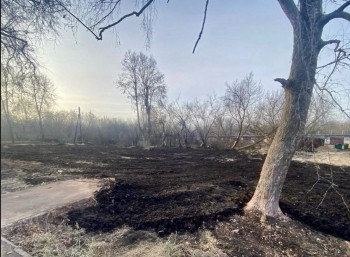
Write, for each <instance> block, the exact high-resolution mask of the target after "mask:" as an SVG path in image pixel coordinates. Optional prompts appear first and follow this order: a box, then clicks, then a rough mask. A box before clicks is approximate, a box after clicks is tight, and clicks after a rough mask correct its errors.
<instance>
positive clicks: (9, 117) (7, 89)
mask: <svg viewBox="0 0 350 257" xmlns="http://www.w3.org/2000/svg"><path fill="white" fill-rule="evenodd" d="M18 81H20V79H19V78H18V74H16V72H15V71H14V69H13V67H10V66H4V65H2V64H1V114H4V115H5V117H6V123H7V126H8V131H9V137H10V140H11V142H12V143H14V142H15V136H14V128H13V113H12V112H13V105H14V99H15V95H16V93H17V91H18Z"/></svg>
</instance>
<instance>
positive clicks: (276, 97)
mask: <svg viewBox="0 0 350 257" xmlns="http://www.w3.org/2000/svg"><path fill="white" fill-rule="evenodd" d="M282 104H283V94H282V92H281V91H275V92H267V93H266V94H265V95H264V97H263V98H262V100H261V101H259V103H258V104H257V106H256V107H255V108H254V112H253V121H252V124H251V127H250V131H251V132H252V133H253V134H255V135H257V136H259V137H260V138H261V139H263V140H265V139H267V140H268V141H270V139H271V140H272V139H273V137H274V135H275V133H276V131H277V128H278V124H279V123H280V119H281V112H282Z"/></svg>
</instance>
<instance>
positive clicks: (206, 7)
mask: <svg viewBox="0 0 350 257" xmlns="http://www.w3.org/2000/svg"><path fill="white" fill-rule="evenodd" d="M208 4H209V0H207V1H206V3H205V10H204V17H203V23H202V28H201V31H200V32H199V35H198V38H197V41H196V44H195V45H194V47H193V51H192V53H193V54H194V52H195V51H196V48H197V45H198V42H199V40H201V37H202V34H203V29H204V25H205V21H206V19H207V10H208Z"/></svg>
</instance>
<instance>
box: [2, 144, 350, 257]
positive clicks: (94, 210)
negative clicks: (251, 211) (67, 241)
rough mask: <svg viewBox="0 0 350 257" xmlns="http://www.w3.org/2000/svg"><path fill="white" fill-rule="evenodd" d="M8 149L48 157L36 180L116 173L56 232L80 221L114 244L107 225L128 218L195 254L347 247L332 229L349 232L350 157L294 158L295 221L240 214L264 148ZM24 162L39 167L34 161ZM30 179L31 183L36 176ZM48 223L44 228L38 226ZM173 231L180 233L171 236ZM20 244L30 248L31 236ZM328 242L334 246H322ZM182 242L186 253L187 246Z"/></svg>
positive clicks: (290, 183)
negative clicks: (329, 160)
mask: <svg viewBox="0 0 350 257" xmlns="http://www.w3.org/2000/svg"><path fill="white" fill-rule="evenodd" d="M125 157H127V158H125ZM2 158H6V159H10V160H20V161H36V162H40V163H43V165H44V167H45V168H43V169H42V171H41V172H39V174H36V175H35V177H36V178H37V179H38V180H40V179H41V177H43V178H45V176H47V175H48V172H49V170H63V172H61V173H59V172H56V173H53V174H55V176H56V179H59V180H64V179H72V178H109V177H113V178H115V182H111V183H109V185H108V186H106V187H104V188H103V189H102V190H101V191H99V192H97V193H96V195H95V199H96V202H95V201H93V204H89V205H86V206H77V207H78V208H72V209H70V210H66V211H67V212H65V213H64V214H62V215H56V217H55V218H53V219H52V221H50V222H48V223H47V224H51V225H50V226H53V228H52V231H51V232H50V233H54V231H55V230H56V229H58V228H59V229H61V228H60V227H59V226H64V227H65V228H66V229H69V228H72V229H73V230H74V231H75V230H79V231H82V232H81V233H83V234H84V236H83V238H84V240H85V239H86V240H90V239H91V240H92V239H93V240H97V242H98V244H99V245H100V247H102V248H103V247H107V246H108V247H110V246H111V245H113V244H114V243H115V242H114V243H110V244H109V241H108V235H113V233H119V232H118V231H120V230H121V229H124V228H128V229H130V230H131V231H148V233H151V234H152V235H153V236H152V238H153V237H154V238H156V240H155V241H154V242H152V243H149V244H150V245H151V246H152V245H153V246H155V245H157V246H158V247H160V246H165V245H168V246H169V245H170V246H171V247H170V248H171V249H172V251H175V252H176V251H179V253H181V254H180V255H179V256H196V255H190V254H194V253H195V252H199V253H200V254H199V255H197V256H205V255H204V254H203V251H204V252H206V251H207V252H209V253H211V255H208V256H253V255H254V256H274V254H277V255H278V256H288V254H289V256H304V252H306V253H308V254H309V255H311V256H312V254H313V252H312V251H314V253H315V254H316V253H317V254H318V256H345V255H344V253H346V247H347V245H346V243H344V241H343V240H342V239H337V238H334V237H332V236H330V235H333V236H336V237H339V238H343V239H346V240H350V229H349V228H350V213H349V211H348V209H347V205H348V203H349V199H350V183H349V182H350V167H347V166H331V165H324V164H318V165H314V164H313V163H302V162H293V163H292V165H291V167H290V170H289V173H288V177H287V180H286V184H285V187H284V190H283V193H282V198H281V208H282V210H283V211H284V212H285V213H286V214H287V215H288V216H290V217H292V218H293V220H296V221H293V223H288V224H289V225H283V224H284V223H279V222H278V221H273V220H272V221H268V222H267V225H265V224H261V222H260V218H259V217H256V218H254V217H252V218H248V217H245V216H241V215H240V214H241V213H242V207H243V206H244V204H245V203H246V202H247V201H248V200H249V198H250V197H251V195H252V193H253V191H254V187H255V185H256V183H257V179H258V177H259V173H260V169H261V166H262V163H263V160H264V158H265V156H264V155H258V154H244V153H238V152H232V151H213V150H202V149H151V150H142V149H136V148H133V149H118V148H114V147H96V146H21V147H9V148H6V149H3V151H2ZM228 160H230V161H228ZM101 164H103V165H101ZM25 172H26V173H28V175H29V176H33V173H32V172H31V170H29V169H28V170H25ZM51 175H52V174H51ZM51 175H50V176H51ZM4 179H5V180H6V178H4ZM2 180H3V178H2ZM24 183H28V184H29V185H31V184H30V183H31V181H30V180H24ZM311 189H312V190H311ZM326 192H327V194H325V193H326ZM320 203H321V204H320ZM234 220H236V221H234ZM300 222H301V223H300ZM259 224H260V225H259ZM291 224H292V225H291ZM293 224H294V225H293ZM23 226H24V225H23ZM23 226H22V228H23ZM28 226H29V225H28ZM38 226H39V227H40V226H42V225H38ZM47 226H48V225H46V227H47ZM275 226H278V228H277V227H275ZM20 227H21V226H20ZM20 227H17V233H16V229H13V230H11V231H9V232H8V233H7V234H6V235H7V236H8V237H10V238H11V236H12V237H13V238H14V240H16V235H17V234H18V231H21V229H20ZM310 227H311V229H310ZM22 230H23V229H22ZM29 230H30V231H35V229H33V228H31V229H29ZM315 230H317V231H315ZM205 231H209V232H205ZM230 231H231V232H230ZM234 231H236V232H234ZM276 231H279V232H276ZM288 231H290V232H288ZM318 231H321V232H318ZM42 232H43V230H42V229H38V234H39V235H40V234H42ZM75 232H76V231H75ZM229 232H230V233H231V234H227V233H229ZM30 233H31V232H30ZM203 233H210V236H209V238H211V239H210V240H211V241H212V242H211V243H205V240H204V239H203ZM232 233H233V234H232ZM235 233H237V234H235ZM276 233H277V234H276ZM324 233H326V234H324ZM54 234H55V233H54ZM56 234H57V233H56ZM174 235H177V238H176V240H175V241H174V240H173V239H171V238H173V237H174ZM283 235H288V236H287V237H283ZM293 235H294V236H293ZM104 236H106V237H104ZM299 236H300V237H299ZM111 237H113V236H111ZM204 237H205V236H204ZM27 238H30V237H27ZM136 238H138V236H136ZM150 238H151V236H150ZM169 238H170V239H169ZM264 238H265V239H264ZM281 238H283V240H282V239H281ZM317 238H319V239H320V240H321V241H320V242H321V243H318V241H317ZM82 240H83V239H82ZM169 240H170V241H169ZM172 240H173V241H172ZM210 240H209V241H210ZM249 240H251V241H249ZM281 240H282V241H281ZM17 241H19V242H20V243H21V240H17ZM207 241H208V240H207ZM214 241H215V243H213V242H214ZM103 242H105V243H106V244H104V243H103ZM186 242H188V244H187V243H186ZM250 242H251V244H250ZM279 242H282V243H279ZM144 243H145V244H144ZM21 244H22V245H23V247H24V248H25V249H27V250H28V251H34V250H33V249H34V248H33V244H34V243H33V242H32V243H28V241H26V242H22V243H21ZM206 244H207V246H205V245H206ZM73 245H74V243H73ZM87 245H90V244H87ZM87 245H86V247H87ZM139 245H143V247H144V248H145V249H151V248H149V245H148V243H147V240H146V241H145V240H143V239H142V240H140V241H137V242H136V243H132V242H131V243H130V244H129V248H125V249H124V250H125V251H126V252H124V253H123V254H122V255H120V256H132V255H127V253H131V252H132V251H133V250H132V249H134V248H132V247H136V246H139ZM208 245H209V246H208ZM322 245H326V246H325V247H326V248H327V251H328V252H327V251H326V252H327V253H329V254H327V255H326V254H324V253H326V252H325V247H323V246H322ZM185 246H187V247H185ZM130 247H131V248H132V249H131V248H130ZM252 247H253V248H252ZM84 249H85V248H84ZM86 249H87V248H86ZM127 249H129V250H127ZM135 249H136V248H135ZM135 249H134V250H135ZM162 249H163V248H162ZM186 249H187V250H186ZM264 249H265V250H266V251H264ZM274 249H275V250H274ZM288 249H289V250H288ZM298 249H299V250H298ZM308 249H313V250H312V251H309V250H308ZM112 250H113V251H114V250H115V249H114V248H113V247H112ZM163 250H164V249H163ZM163 250H160V251H161V252H162V251H163ZM168 250H169V249H168ZM106 251H107V250H106ZM135 251H136V252H137V250H135ZM145 251H146V250H145ZM164 251H166V250H164ZM186 251H188V252H190V253H189V254H187V255H186ZM201 251H202V252H201ZM274 251H276V252H274ZM287 251H289V252H287ZM250 252H251V253H254V254H253V255H252V254H249V253H250ZM214 254H216V255H214ZM220 254H221V255H220ZM315 254H314V255H315ZM317 254H316V255H317ZM37 256H43V255H37ZM91 256H95V255H91ZM96 256H97V255H96ZM99 256H101V255H99ZM102 256H103V255H102ZM105 256H108V255H105ZM111 256H113V255H111ZM114 256H115V255H114ZM118 256H119V255H118ZM134 256H137V255H134ZM160 256H164V255H160ZM165 256H166V255H165ZM170 256H171V255H170Z"/></svg>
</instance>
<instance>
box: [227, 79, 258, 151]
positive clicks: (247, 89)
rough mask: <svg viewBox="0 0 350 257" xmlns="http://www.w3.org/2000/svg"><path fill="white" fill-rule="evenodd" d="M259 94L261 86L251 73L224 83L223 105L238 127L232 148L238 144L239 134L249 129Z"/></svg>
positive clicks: (241, 134)
mask: <svg viewBox="0 0 350 257" xmlns="http://www.w3.org/2000/svg"><path fill="white" fill-rule="evenodd" d="M261 94H262V90H261V86H260V85H259V84H258V83H257V82H256V81H254V76H253V73H250V74H249V75H247V76H246V77H245V78H244V79H243V80H241V81H237V80H236V81H235V82H233V83H232V84H231V85H229V84H226V93H225V96H224V102H225V107H226V108H227V110H228V113H229V114H230V115H231V117H232V119H233V120H235V122H236V126H237V128H238V129H237V135H236V140H235V141H234V143H233V145H232V148H235V147H236V146H237V145H238V143H239V142H240V139H241V136H243V134H244V133H245V132H246V131H247V130H248V129H249V127H250V125H251V124H250V120H251V115H252V111H253V110H254V108H255V106H256V105H257V103H258V101H259V100H260V99H261Z"/></svg>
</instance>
